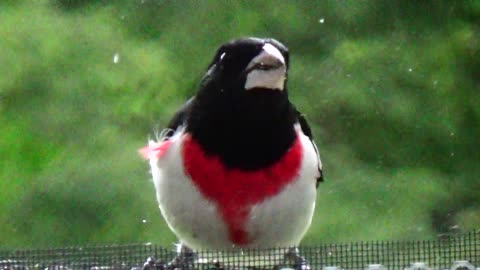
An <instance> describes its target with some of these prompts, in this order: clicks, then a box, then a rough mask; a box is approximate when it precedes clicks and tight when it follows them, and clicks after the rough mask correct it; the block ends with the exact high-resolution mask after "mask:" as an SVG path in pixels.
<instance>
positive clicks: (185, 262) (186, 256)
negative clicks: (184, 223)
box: [166, 244, 195, 270]
mask: <svg viewBox="0 0 480 270" xmlns="http://www.w3.org/2000/svg"><path fill="white" fill-rule="evenodd" d="M194 263H195V253H194V252H193V250H192V249H190V248H189V247H187V246H185V245H183V244H180V248H179V249H178V253H177V256H176V257H175V259H173V260H172V261H171V262H170V263H169V264H168V265H167V267H166V270H175V269H181V270H185V269H193V268H194Z"/></svg>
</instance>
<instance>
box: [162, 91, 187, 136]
mask: <svg viewBox="0 0 480 270" xmlns="http://www.w3.org/2000/svg"><path fill="white" fill-rule="evenodd" d="M194 100H195V97H191V98H190V99H189V100H188V101H187V102H186V103H185V104H183V106H182V107H181V108H180V109H179V110H178V111H177V112H176V113H175V114H174V115H173V117H172V119H171V120H170V122H169V123H168V126H167V129H166V130H167V131H165V133H164V134H163V139H164V140H166V139H168V138H170V137H171V136H172V135H173V134H174V133H175V131H176V130H177V129H178V128H179V126H181V125H184V124H185V122H186V121H187V117H188V116H189V115H190V111H191V109H192V104H193V101H194Z"/></svg>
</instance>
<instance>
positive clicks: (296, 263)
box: [284, 248, 311, 270]
mask: <svg viewBox="0 0 480 270" xmlns="http://www.w3.org/2000/svg"><path fill="white" fill-rule="evenodd" d="M284 258H285V263H291V264H292V268H293V269H295V270H310V269H311V268H310V265H309V264H308V263H307V261H306V260H305V258H303V257H302V256H300V251H299V250H298V248H291V249H289V250H288V252H287V253H285V257H284Z"/></svg>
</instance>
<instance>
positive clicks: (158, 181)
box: [150, 132, 318, 250]
mask: <svg viewBox="0 0 480 270" xmlns="http://www.w3.org/2000/svg"><path fill="white" fill-rule="evenodd" d="M182 139H183V136H182V132H178V134H176V135H175V136H174V137H172V138H171V141H172V143H171V145H170V146H169V148H168V150H167V151H166V152H165V154H164V155H163V156H162V157H161V158H160V160H158V159H157V158H152V159H151V160H150V165H151V170H152V176H153V180H154V184H155V188H156V191H157V200H158V203H159V206H160V210H161V211H162V214H163V216H164V218H165V220H166V222H167V223H168V225H169V227H170V228H171V230H172V231H173V232H174V233H175V234H176V235H177V237H178V238H179V239H180V241H181V242H182V243H183V244H185V245H187V246H188V247H190V248H192V249H193V250H205V249H208V250H226V249H232V248H235V245H233V243H232V242H231V241H230V239H229V235H228V230H227V226H226V225H225V224H224V221H223V220H222V218H221V217H220V216H219V214H218V212H217V206H216V205H215V203H214V202H212V201H209V200H208V199H206V198H205V197H204V196H203V195H202V194H201V193H200V191H199V190H197V188H196V187H195V186H194V184H193V183H192V182H191V180H189V178H188V177H187V176H186V175H185V173H184V171H183V169H182V159H181V145H182ZM301 143H302V145H303V159H302V163H301V169H300V174H299V175H298V177H297V178H296V179H294V180H293V181H292V182H291V183H290V184H288V185H287V186H285V187H284V188H283V190H282V191H281V192H280V193H279V194H277V195H276V196H274V197H271V198H268V199H266V200H264V201H262V202H261V203H258V204H256V205H253V206H252V208H251V211H250V214H249V216H248V218H247V222H246V231H247V233H248V235H249V238H251V239H255V240H254V241H252V242H250V243H249V244H248V245H246V246H243V247H245V248H248V247H258V248H262V247H287V246H295V245H298V244H299V243H300V240H301V239H302V237H303V235H304V234H305V232H306V230H307V229H308V227H309V225H310V223H311V219H312V216H313V211H314V207H315V199H316V189H315V177H316V174H317V162H318V161H317V156H316V153H315V150H314V148H313V146H312V144H311V143H310V140H309V138H308V137H306V136H304V135H303V134H302V135H301ZM236 248H238V247H236Z"/></svg>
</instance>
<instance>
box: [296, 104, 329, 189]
mask: <svg viewBox="0 0 480 270" xmlns="http://www.w3.org/2000/svg"><path fill="white" fill-rule="evenodd" d="M295 111H296V112H297V116H298V122H299V123H300V127H301V128H302V132H303V134H305V135H306V136H307V137H308V138H309V139H310V142H312V145H313V148H315V152H316V153H317V158H318V172H319V174H320V177H318V178H317V185H316V186H317V187H318V185H319V184H320V182H323V171H322V162H321V161H320V153H319V152H318V148H317V145H315V142H314V141H313V134H312V129H311V128H310V126H309V125H308V122H307V119H305V116H304V115H303V114H302V113H300V112H299V111H297V110H296V109H295Z"/></svg>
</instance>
